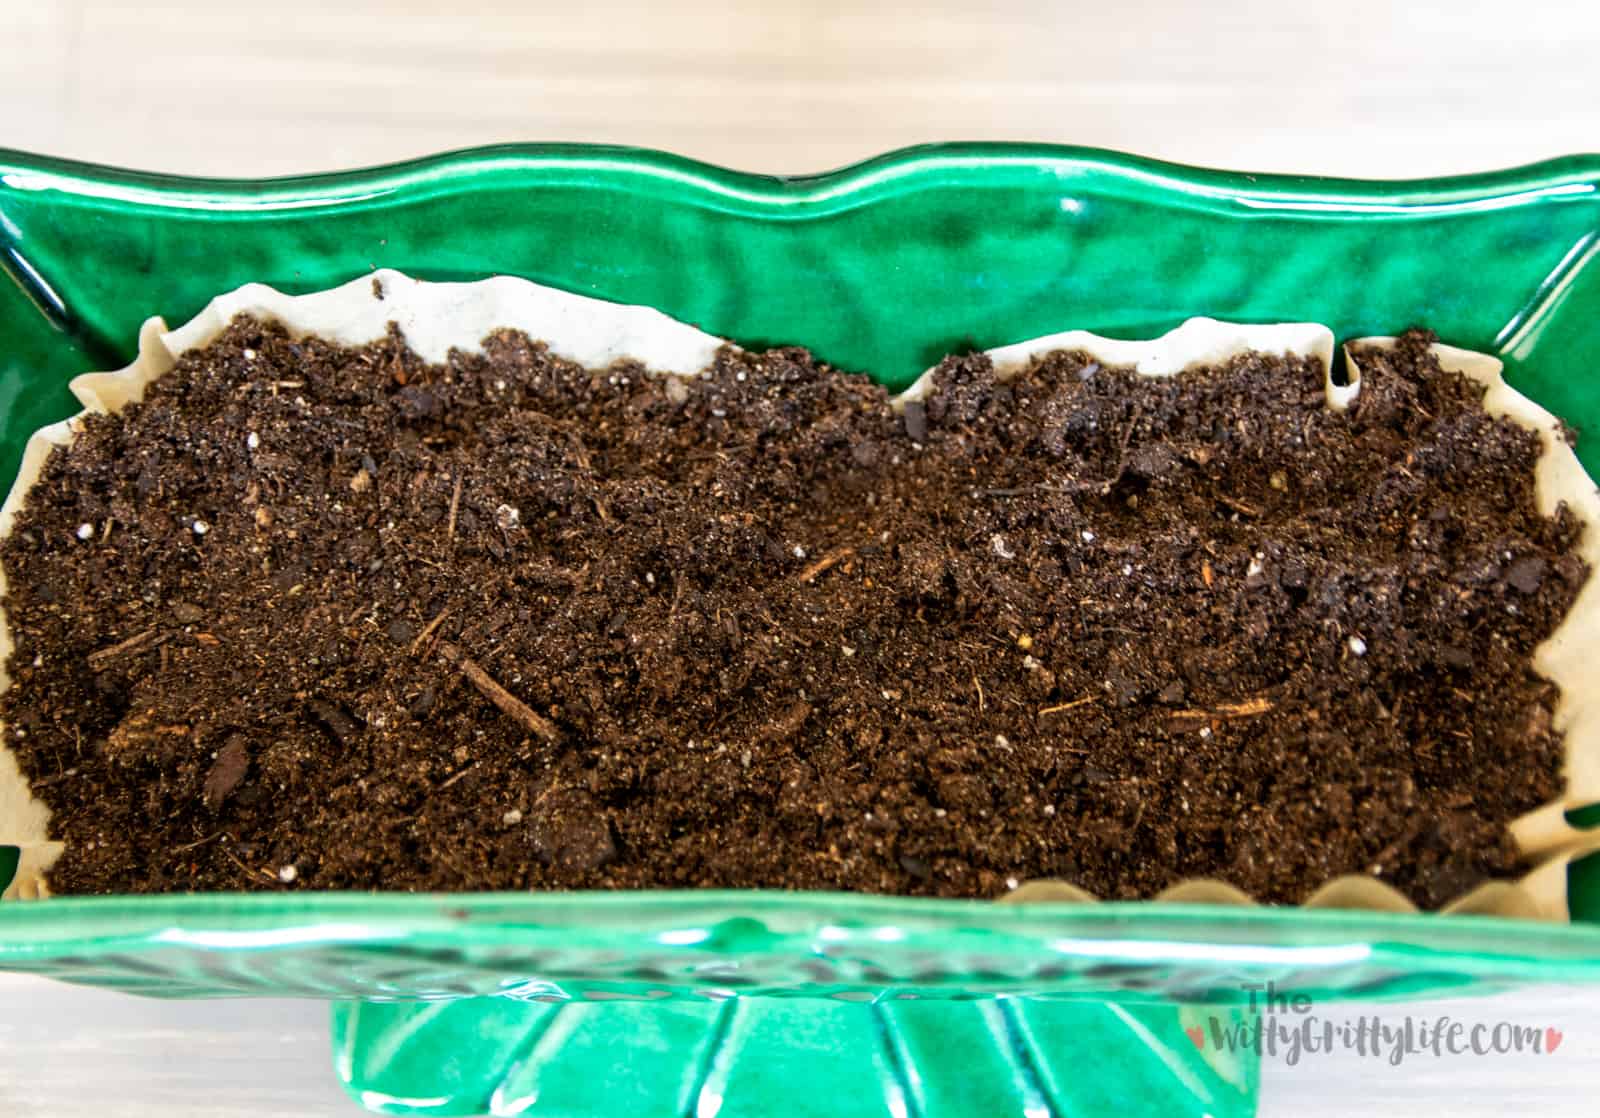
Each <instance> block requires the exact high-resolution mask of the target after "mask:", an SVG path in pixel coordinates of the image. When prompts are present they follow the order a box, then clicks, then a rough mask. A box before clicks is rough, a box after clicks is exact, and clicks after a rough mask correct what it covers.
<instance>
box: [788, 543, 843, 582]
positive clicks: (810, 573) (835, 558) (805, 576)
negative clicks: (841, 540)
mask: <svg viewBox="0 0 1600 1118" xmlns="http://www.w3.org/2000/svg"><path fill="white" fill-rule="evenodd" d="M855 553H856V549H855V548H853V547H836V548H834V549H833V550H832V551H829V552H826V553H825V554H824V555H823V556H822V557H821V558H819V559H818V560H817V561H816V562H815V563H812V564H811V565H810V566H809V567H807V568H806V569H805V570H803V571H801V572H800V574H799V581H801V582H810V581H811V580H812V579H814V578H816V577H817V576H818V575H820V574H821V573H822V572H823V571H826V570H827V569H828V568H830V567H834V566H837V565H838V564H839V563H841V562H843V561H844V560H846V559H848V558H850V556H852V555H854V554H855Z"/></svg>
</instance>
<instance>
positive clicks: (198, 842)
mask: <svg viewBox="0 0 1600 1118" xmlns="http://www.w3.org/2000/svg"><path fill="white" fill-rule="evenodd" d="M225 833H226V832H223V831H212V832H211V833H210V834H209V835H207V836H206V837H205V838H203V839H195V840H194V841H193V842H186V843H184V844H183V845H182V846H174V847H173V848H172V853H174V854H179V853H182V852H183V851H185V850H193V849H194V848H195V847H197V846H204V845H205V844H206V843H208V842H210V841H211V840H212V839H215V838H218V837H220V836H221V835H223V834H225Z"/></svg>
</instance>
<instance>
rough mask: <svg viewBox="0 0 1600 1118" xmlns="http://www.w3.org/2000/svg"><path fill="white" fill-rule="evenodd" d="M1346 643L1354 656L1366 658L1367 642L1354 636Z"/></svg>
mask: <svg viewBox="0 0 1600 1118" xmlns="http://www.w3.org/2000/svg"><path fill="white" fill-rule="evenodd" d="M1344 643H1345V646H1346V647H1347V648H1349V649H1350V652H1351V654H1352V655H1355V656H1365V655H1366V654H1367V642H1366V641H1364V640H1362V639H1361V638H1360V637H1357V636H1352V637H1351V638H1350V639H1349V640H1347V641H1345V642H1344Z"/></svg>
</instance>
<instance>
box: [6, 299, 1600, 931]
mask: <svg viewBox="0 0 1600 1118" xmlns="http://www.w3.org/2000/svg"><path fill="white" fill-rule="evenodd" d="M240 314H248V315H252V316H254V317H257V318H261V319H266V320H275V321H278V322H280V323H282V324H283V325H284V326H285V327H286V328H287V329H288V330H289V331H290V333H292V334H294V335H296V336H306V335H317V336H319V337H322V338H325V339H327V340H329V341H333V342H337V343H340V344H344V345H360V344H363V343H366V342H370V341H373V340H375V339H377V338H379V337H382V336H383V334H384V333H385V331H386V330H387V328H388V325H389V323H390V322H394V323H397V324H398V325H399V327H400V329H401V330H402V331H403V333H404V334H405V337H406V340H407V342H408V343H409V344H410V345H411V347H412V348H413V349H414V350H416V352H417V353H418V354H419V355H420V356H421V357H423V359H425V360H427V361H430V362H438V361H442V360H443V359H444V358H445V356H446V355H447V354H448V352H449V350H450V349H451V348H460V349H464V350H476V349H478V348H479V344H480V341H481V339H482V338H483V337H484V336H486V335H487V334H489V333H491V332H493V331H494V330H496V329H516V330H521V331H523V332H524V333H526V334H528V335H529V336H530V337H533V338H536V339H541V340H543V341H545V342H546V343H547V344H548V345H549V347H550V349H551V351H552V352H553V353H555V354H557V355H559V356H561V357H564V358H567V359H569V360H572V361H574V362H577V363H579V364H582V365H585V366H589V367H605V366H607V365H610V364H611V363H613V362H615V361H618V360H622V359H633V360H636V361H638V362H640V363H641V364H643V365H645V366H646V367H647V368H648V369H650V370H651V371H652V372H656V373H663V374H676V375H684V376H692V375H697V374H698V373H700V372H701V371H702V370H703V369H704V368H706V367H707V366H708V365H709V364H710V363H711V361H712V359H713V357H714V355H715V353H716V351H717V349H718V347H719V346H721V345H723V344H725V343H724V342H723V341H722V340H721V339H719V338H715V337H713V336H711V335H709V334H706V333H703V332H701V331H699V330H696V329H694V328H693V327H691V326H688V325H685V324H683V323H680V322H677V321H675V320H673V319H671V318H668V317H667V316H666V315H664V314H662V313H661V312H659V311H656V310H654V309H651V308H648V307H637V306H622V305H618V304H615V303H607V302H603V301H600V300H595V299H589V298H585V297H583V296H578V295H573V294H570V293H567V292H562V291H557V290H554V289H551V288H546V287H541V286H539V285H537V284H533V283H530V282H528V281H526V280H522V279H516V278H513V277H504V276H502V277H496V278H493V279H488V280H482V281H478V282H475V283H425V282H421V281H417V280H413V279H410V278H409V277H406V276H404V275H401V274H399V273H397V272H392V271H382V272H377V273H374V274H373V275H372V276H370V277H366V278H362V279H360V280H354V281H351V282H350V283H347V284H345V285H343V286H341V287H338V288H335V289H333V290H330V291H325V292H319V293H315V294H310V295H300V296H291V295H284V294H282V293H280V292H277V291H275V290H273V289H271V288H268V287H265V286H262V285H259V284H251V285H247V286H245V287H242V288H240V289H238V290H237V291H234V292H231V293H229V294H226V295H222V296H219V297H218V298H216V299H214V300H213V301H212V302H211V303H210V304H209V305H208V306H207V307H206V308H205V310H204V311H202V312H201V313H200V314H199V315H198V316H196V317H195V318H194V319H193V320H191V321H190V322H188V323H186V324H185V325H183V326H182V327H180V328H178V329H176V330H171V331H169V330H167V328H166V324H165V323H164V322H163V321H162V320H161V319H159V318H152V319H150V320H149V321H147V322H146V323H145V325H144V327H143V329H142V330H141V331H140V337H139V353H138V356H137V357H136V358H135V360H134V361H133V363H132V364H130V365H129V366H127V367H126V368H124V369H121V370H117V371H114V372H105V373H89V374H85V375H83V376H80V377H78V378H76V379H75V380H74V381H73V382H72V384H71V388H72V391H73V393H74V395H76V396H77V398H78V399H79V400H80V401H81V402H82V403H83V405H84V407H85V409H86V412H98V413H110V412H115V411H116V410H118V409H120V408H122V407H124V406H126V405H127V404H128V403H130V402H133V401H137V400H139V399H140V398H141V397H142V395H143V393H144V388H145V386H146V385H148V384H149V383H151V382H152V381H153V380H155V379H156V378H157V377H159V376H161V375H163V374H164V373H166V372H168V371H169V370H170V369H171V368H172V367H173V366H174V364H175V363H176V358H177V356H178V355H180V354H182V353H184V352H186V351H187V350H190V349H194V348H198V347H201V346H204V345H206V344H208V343H209V342H210V341H212V340H213V339H214V338H216V337H217V336H218V335H219V334H220V333H221V332H222V331H223V330H224V329H225V328H226V326H227V324H228V323H229V321H231V320H232V319H233V318H234V317H235V316H236V315H240ZM1333 344H1334V341H1333V335H1332V333H1331V331H1329V330H1328V329H1327V328H1326V327H1323V326H1320V325H1317V324H1314V323H1291V324H1278V325H1265V326H1250V325H1236V324H1231V323H1223V322H1217V321H1215V320H1212V319H1204V318H1196V319H1191V320H1189V321H1188V322H1186V323H1184V324H1183V325H1182V326H1180V327H1178V328H1177V329H1175V330H1173V331H1171V332H1169V333H1167V334H1165V335H1163V336H1161V337H1159V338H1155V339H1151V340H1147V341H1119V340H1113V339H1106V338H1101V337H1098V336H1096V335H1093V334H1089V333H1086V332H1082V331H1071V332H1068V333H1063V334H1052V335H1048V336H1045V337H1042V338H1037V339H1034V340H1032V341H1027V342H1021V343H1018V344H1015V345H1010V346H1005V347H1002V348H999V349H995V350H991V351H990V353H989V355H990V357H991V358H992V359H993V361H994V363H995V366H996V369H997V371H999V372H1000V373H1001V374H1002V375H1003V374H1005V373H1006V372H1008V371H1016V370H1020V369H1021V368H1023V367H1025V366H1026V365H1027V363H1028V362H1029V361H1031V360H1033V359H1034V358H1036V357H1038V356H1041V355H1043V354H1046V353H1049V352H1052V351H1056V350H1063V349H1071V350H1081V351H1084V352H1086V353H1088V354H1089V355H1090V356H1091V357H1093V358H1094V359H1095V360H1098V361H1100V362H1102V363H1103V364H1106V365H1116V366H1131V367H1133V368H1134V369H1136V370H1137V371H1138V372H1140V373H1141V374H1144V375H1149V376H1165V375H1172V374H1175V373H1178V372H1181V371H1183V370H1184V369H1186V368H1189V367H1193V366H1197V365H1214V364H1219V363H1222V362H1225V361H1227V360H1229V359H1231V358H1232V357H1235V356H1237V355H1239V354H1242V353H1246V352H1251V351H1260V352H1267V353H1286V354H1292V355H1296V356H1303V357H1311V358H1314V359H1316V360H1317V361H1319V362H1320V363H1321V365H1322V368H1323V370H1324V378H1325V385H1326V394H1327V401H1328V405H1329V406H1330V407H1334V408H1343V407H1345V406H1348V404H1349V402H1350V401H1351V400H1352V399H1354V398H1355V395H1356V394H1357V393H1358V392H1359V390H1360V383H1359V376H1358V375H1353V376H1352V378H1351V382H1350V383H1349V384H1347V385H1341V384H1338V383H1336V382H1335V381H1334V379H1333V377H1332V372H1331V370H1332V356H1333ZM1378 344H1382V343H1381V340H1380V342H1379V343H1378ZM1439 353H1440V356H1441V359H1442V361H1443V362H1444V364H1445V365H1446V367H1447V368H1460V369H1461V371H1463V372H1464V373H1466V374H1467V375H1469V376H1473V377H1474V378H1475V379H1478V380H1481V381H1483V382H1484V383H1486V384H1488V385H1489V395H1488V397H1486V405H1487V406H1488V407H1489V408H1490V410H1491V411H1493V412H1495V413H1496V414H1506V415H1509V416H1511V417H1512V418H1514V419H1516V420H1517V421H1518V422H1522V423H1524V424H1525V425H1528V426H1531V427H1534V428H1535V429H1538V430H1540V431H1541V433H1542V437H1543V439H1544V444H1545V453H1544V455H1543V457H1542V458H1541V460H1540V463H1539V467H1538V475H1537V481H1538V488H1539V500H1540V506H1541V509H1542V510H1543V511H1545V512H1549V511H1552V510H1553V509H1554V508H1555V506H1556V504H1557V503H1558V502H1560V501H1566V502H1567V503H1568V504H1569V505H1570V506H1572V508H1573V509H1574V511H1575V512H1577V514H1578V515H1579V517H1580V519H1582V520H1583V521H1584V523H1585V525H1586V531H1585V533H1584V536H1583V541H1582V544H1581V548H1582V553H1583V557H1584V558H1585V559H1586V560H1587V561H1588V562H1589V563H1590V564H1591V566H1600V529H1596V528H1594V525H1595V524H1596V523H1597V522H1600V495H1597V494H1596V493H1595V489H1594V486H1593V484H1592V483H1591V482H1589V480H1588V478H1587V476H1586V475H1585V474H1584V473H1583V470H1582V468H1581V467H1580V466H1579V465H1578V462H1577V459H1576V457H1575V456H1574V455H1573V454H1572V451H1571V449H1570V448H1569V447H1568V446H1567V445H1566V443H1565V442H1564V441H1563V440H1562V439H1561V438H1560V437H1559V433H1558V425H1557V424H1556V421H1555V419H1554V417H1553V416H1551V415H1550V414H1549V413H1548V412H1545V411H1544V410H1543V409H1541V408H1539V407H1538V406H1537V405H1535V404H1533V403H1532V401H1529V400H1527V399H1526V398H1525V397H1523V396H1521V395H1520V394H1518V393H1516V392H1515V391H1514V390H1512V389H1511V388H1509V387H1508V386H1506V385H1505V384H1504V382H1503V381H1502V380H1500V378H1499V362H1497V361H1495V360H1494V359H1493V358H1487V357H1483V356H1481V355H1477V354H1467V353H1465V352H1464V351H1459V350H1451V349H1447V348H1446V347H1440V349H1439ZM1352 368H1353V366H1352ZM930 372H931V371H930ZM928 384H929V375H927V374H925V375H924V376H923V377H922V378H920V379H919V380H918V381H917V383H916V384H914V385H912V386H911V387H910V388H908V389H907V390H906V392H905V393H903V394H902V396H901V400H902V401H905V400H911V399H915V398H917V397H919V396H920V395H921V394H923V393H924V392H926V390H927V387H928ZM79 418H80V417H74V418H72V419H68V420H64V421H62V422H61V423H57V424H52V425H51V426H49V427H46V428H44V429H43V430H41V431H39V432H38V433H36V434H35V435H34V436H33V438H32V439H31V440H30V441H29V443H28V446H27V449H26V451H25V453H24V456H23V461H22V465H21V468H20V469H19V471H18V475H17V480H16V482H15V484H14V485H13V487H12V490H11V493H10V495H9V496H8V497H7V499H6V501H5V504H4V506H3V507H0V538H3V537H4V536H5V535H6V534H8V533H9V532H10V531H11V528H12V524H13V521H14V519H15V516H16V512H17V509H18V508H19V507H20V505H21V503H22V501H23V499H24V498H25V496H26V494H27V492H28V491H29V490H30V489H31V488H32V486H33V484H34V483H35V481H36V480H37V479H38V477H39V474H40V471H41V470H42V468H43V466H44V463H45V460H46V459H47V457H48V456H49V453H50V452H51V450H53V449H54V448H55V447H56V446H60V445H65V444H68V443H70V442H71V441H72V439H73V437H74V436H75V433H76V430H77V424H78V420H79ZM0 577H3V576H0ZM3 590H4V583H3V581H0V592H3ZM11 648H12V646H11V639H10V635H9V629H8V628H7V627H6V625H5V624H4V616H3V614H0V658H9V656H10V653H11ZM1596 655H1600V589H1597V584H1596V582H1591V583H1590V584H1589V586H1588V587H1586V589H1585V592H1584V594H1583V596H1581V597H1580V599H1579V602H1578V605H1577V606H1575V607H1574V609H1573V611H1572V615H1571V616H1569V618H1568V619H1567V621H1566V622H1565V623H1564V624H1563V625H1562V626H1561V628H1560V630H1559V631H1558V632H1557V634H1555V636H1553V637H1552V638H1551V639H1550V641H1548V642H1547V643H1546V644H1545V645H1544V646H1542V647H1541V648H1540V650H1539V654H1538V656H1537V657H1536V665H1537V666H1538V668H1539V670H1540V671H1541V672H1543V673H1544V674H1546V675H1547V676H1549V678H1551V679H1552V680H1554V681H1555V682H1556V683H1557V684H1558V685H1559V686H1560V687H1561V690H1562V700H1561V705H1560V707H1559V708H1558V714H1557V717H1558V719H1559V721H1558V727H1559V728H1561V729H1563V730H1565V731H1566V734H1567V775H1568V787H1567V791H1566V795H1565V796H1564V797H1563V798H1562V799H1561V800H1559V801H1557V802H1554V803H1552V804H1550V805H1546V807H1544V808H1541V809H1540V810H1539V811H1537V812H1534V813H1531V814H1530V815H1529V816H1526V817H1524V818H1523V819H1520V820H1517V821H1516V823H1515V824H1514V825H1513V828H1512V832H1513V835H1514V836H1515V837H1516V839H1517V841H1518V843H1519V844H1520V845H1521V847H1522V849H1523V850H1524V852H1526V853H1527V854H1529V855H1530V856H1536V855H1537V856H1543V857H1544V858H1545V861H1544V862H1543V863H1542V864H1541V865H1539V866H1538V868H1536V869H1535V870H1534V871H1533V872H1531V873H1530V874H1528V875H1527V876H1526V877H1524V878H1523V879H1522V880H1521V882H1519V883H1516V884H1512V883H1507V882H1492V883H1489V884H1486V885H1484V886H1481V887H1480V888H1479V889H1476V890H1474V891H1473V892H1472V893H1470V894H1468V895H1467V896H1465V897H1463V898H1460V899H1459V900H1458V901H1456V902H1455V903H1454V904H1452V905H1450V906H1448V910H1450V911H1470V912H1488V913H1494V914H1497V915H1504V916H1525V917H1542V918H1545V919H1553V920H1565V919H1566V918H1567V915H1568V913H1567V900H1566V875H1565V866H1566V863H1567V861H1568V859H1569V858H1570V857H1572V856H1574V854H1575V853H1576V852H1577V851H1579V850H1580V848H1584V847H1585V836H1584V834H1583V833H1582V832H1579V831H1576V830H1574V829H1573V828H1571V827H1570V826H1568V825H1567V824H1566V822H1565V820H1564V818H1563V816H1562V813H1563V811H1564V810H1565V808H1566V807H1567V806H1569V805H1579V804H1587V803H1589V802H1594V801H1600V725H1597V723H1600V695H1595V696H1592V697H1591V696H1585V695H1583V694H1582V691H1583V687H1582V673H1583V667H1584V663H1585V660H1586V658H1587V657H1590V656H1596ZM1590 674H1592V672H1591V673H1590ZM8 685H9V678H8V677H7V676H6V674H5V672H4V666H3V663H0V690H3V689H4V687H6V686H8ZM1591 698H1592V700H1593V701H1585V700H1587V699H1591ZM1580 754H1581V755H1580ZM48 822H49V813H48V810H47V809H46V808H45V806H44V805H43V804H42V803H40V802H39V801H37V800H36V799H34V798H33V797H32V795H31V793H30V791H29V789H28V788H27V785H26V782H25V781H24V780H23V778H22V775H21V772H20V770H19V768H18V766H17V763H16V759H15V757H14V756H13V755H12V754H11V752H10V750H9V748H8V747H6V746H5V745H4V744H3V739H0V844H4V845H14V846H17V847H19V848H20V849H21V851H22V855H21V860H20V864H19V866H18V870H17V873H16V876H15V879H14V881H13V882H12V883H11V885H10V887H9V888H8V889H7V890H6V893H5V896H6V897H21V898H27V897H37V896H44V895H48V892H49V889H48V885H47V878H46V873H47V871H48V869H49V866H50V864H51V863H52V862H53V861H54V859H55V857H56V856H57V855H58V854H59V853H60V849H61V847H60V844H59V843H56V842H52V841H50V839H49V831H48ZM1006 899H1007V900H1011V901H1017V902H1027V901H1031V900H1064V899H1078V900H1092V899H1093V898H1092V897H1090V896H1089V895H1088V894H1086V893H1084V892H1083V891H1082V890H1079V889H1076V888H1075V887H1072V886H1070V885H1066V884H1063V883H1054V882H1032V883H1029V884H1027V885H1024V886H1023V887H1022V888H1021V889H1019V890H1017V891H1015V892H1014V893H1013V894H1011V896H1009V897H1008V898H1006ZM1158 899H1162V900H1168V901H1173V902H1195V903H1253V902H1252V901H1251V900H1250V898H1249V897H1247V896H1246V895H1245V894H1243V893H1241V892H1239V891H1238V890H1237V889H1234V888H1233V887H1232V886H1228V885H1226V884H1224V883H1221V882H1206V881H1186V882H1182V883H1180V884H1178V885H1176V886H1173V887H1172V888H1170V889H1168V890H1166V891H1165V892H1163V893H1162V894H1161V895H1160V897H1159V898H1158ZM1307 904H1308V905H1312V906H1321V907H1336V908H1364V909H1375V910H1411V909H1412V908H1413V906H1412V905H1411V904H1410V902H1409V901H1408V900H1407V899H1406V898H1404V897H1403V896H1401V895H1400V894H1399V893H1397V892H1395V891H1394V890H1393V889H1391V888H1390V887H1388V886H1387V885H1384V884H1383V883H1381V882H1379V881H1378V880H1376V879H1375V878H1370V877H1368V878H1363V877H1347V878H1339V879H1336V880H1334V881H1331V882H1329V883H1328V884H1327V885H1325V886H1324V887H1323V888H1322V889H1320V890H1318V891H1317V893H1316V894H1315V895H1313V896H1312V897H1311V898H1310V899H1309V900H1308V902H1307Z"/></svg>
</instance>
